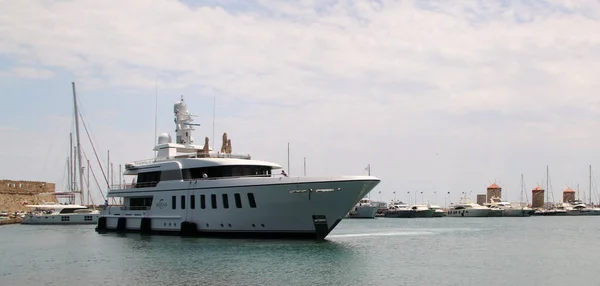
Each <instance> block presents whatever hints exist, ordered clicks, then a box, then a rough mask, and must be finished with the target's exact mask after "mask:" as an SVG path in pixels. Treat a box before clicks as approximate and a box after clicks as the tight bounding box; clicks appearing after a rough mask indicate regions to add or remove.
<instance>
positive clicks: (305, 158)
mask: <svg viewBox="0 0 600 286" xmlns="http://www.w3.org/2000/svg"><path fill="white" fill-rule="evenodd" d="M304 177H306V157H304Z"/></svg>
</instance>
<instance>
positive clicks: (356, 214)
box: [346, 199, 379, 218]
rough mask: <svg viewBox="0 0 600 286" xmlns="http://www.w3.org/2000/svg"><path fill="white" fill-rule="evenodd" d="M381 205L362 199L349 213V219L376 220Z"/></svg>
mask: <svg viewBox="0 0 600 286" xmlns="http://www.w3.org/2000/svg"><path fill="white" fill-rule="evenodd" d="M378 209H379V205H378V204H376V203H374V202H373V201H371V200H369V199H362V200H360V201H359V202H358V204H356V205H355V206H354V208H352V210H350V212H348V215H347V216H346V217H347V218H375V214H376V213H377V210H378Z"/></svg>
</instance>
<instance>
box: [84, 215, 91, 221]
mask: <svg viewBox="0 0 600 286" xmlns="http://www.w3.org/2000/svg"><path fill="white" fill-rule="evenodd" d="M83 220H84V221H92V216H91V215H86V216H84V217H83Z"/></svg>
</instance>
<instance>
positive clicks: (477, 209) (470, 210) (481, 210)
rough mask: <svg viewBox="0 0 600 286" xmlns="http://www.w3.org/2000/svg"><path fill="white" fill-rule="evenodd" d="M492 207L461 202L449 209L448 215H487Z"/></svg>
mask: <svg viewBox="0 0 600 286" xmlns="http://www.w3.org/2000/svg"><path fill="white" fill-rule="evenodd" d="M490 211H491V209H490V208H488V207H486V206H482V205H479V204H475V203H459V204H456V205H453V206H451V207H450V209H449V210H448V216H452V217H487V216H489V215H490Z"/></svg>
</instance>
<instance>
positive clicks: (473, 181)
mask: <svg viewBox="0 0 600 286" xmlns="http://www.w3.org/2000/svg"><path fill="white" fill-rule="evenodd" d="M565 3H566V4H565ZM565 3H563V2H552V1H520V2H519V1H516V2H510V3H508V2H494V3H490V2H481V1H479V2H468V3H461V4H460V5H459V4H456V3H450V2H447V1H427V2H422V1H385V0H382V1H298V2H273V1H252V2H244V3H242V4H240V3H238V2H231V1H213V2H207V3H206V4H205V5H199V4H197V3H194V4H193V5H192V4H188V2H179V1H166V0H165V1H155V2H153V3H152V5H148V3H146V2H143V1H126V2H115V1H77V2H75V1H50V2H48V1H33V0H28V1H25V0H24V1H17V2H15V1H10V2H8V1H6V3H1V5H2V7H3V10H4V13H2V15H0V56H2V57H6V58H9V59H10V60H11V61H14V63H13V64H8V65H5V66H0V72H1V73H2V74H11V76H17V77H23V78H31V76H32V75H34V76H36V77H37V78H38V79H42V78H46V79H47V78H49V77H52V78H56V77H59V76H60V78H61V79H63V78H67V77H71V78H74V79H75V81H76V82H77V83H78V87H79V90H80V92H81V94H82V95H81V97H82V101H84V102H83V104H82V105H83V107H84V108H85V109H86V111H87V113H86V116H89V121H90V124H93V125H94V127H95V130H96V131H97V133H96V138H97V140H98V141H100V145H102V146H103V150H106V149H110V150H111V152H112V150H114V152H115V154H114V157H113V158H114V160H115V162H125V161H128V160H136V159H143V158H137V157H144V156H150V155H152V152H151V151H150V150H151V148H152V146H149V145H146V144H150V143H148V142H150V140H152V136H153V135H154V133H153V130H154V126H153V124H154V122H153V114H154V108H155V107H154V93H155V89H156V88H157V87H158V90H159V103H160V107H159V112H160V113H159V118H160V122H159V130H161V131H162V130H172V129H173V127H172V126H171V125H172V124H171V118H170V116H171V114H170V113H169V112H170V109H171V104H172V102H173V101H174V100H176V99H178V97H179V95H180V94H185V95H186V100H187V101H188V102H190V108H191V109H192V110H197V112H198V113H200V117H199V118H198V120H199V122H200V123H202V124H203V125H202V127H201V128H199V130H198V132H197V135H196V137H197V139H196V140H197V141H202V139H201V138H202V137H204V136H212V130H211V123H212V98H213V95H214V96H216V97H217V121H216V129H217V131H216V133H217V134H216V137H217V138H220V134H222V132H224V131H227V132H228V133H229V134H230V136H231V137H232V140H233V144H234V150H239V151H250V153H252V154H253V156H254V157H255V158H265V159H269V160H273V161H277V162H279V163H281V164H282V165H286V163H285V161H286V159H287V154H286V152H287V142H291V146H292V150H293V152H292V159H293V161H292V163H291V165H292V174H293V173H296V174H299V173H298V172H297V171H299V170H301V169H302V157H305V156H306V157H307V158H308V159H307V161H308V164H309V166H310V167H309V174H313V175H314V174H342V173H360V172H361V170H362V169H363V168H364V165H366V164H367V163H371V164H372V166H373V170H374V174H376V175H378V176H380V177H381V178H382V179H384V182H383V183H382V185H381V188H382V189H384V192H385V190H387V191H389V193H391V191H392V190H394V189H417V188H421V189H428V190H432V189H434V188H437V189H438V190H439V189H441V188H451V189H453V190H470V189H475V190H482V188H481V187H482V186H483V185H485V184H486V183H485V182H487V181H486V180H491V179H492V178H497V177H502V178H503V180H504V181H505V182H507V184H509V185H508V187H509V188H511V191H514V190H515V189H518V188H519V187H518V186H519V182H518V179H519V174H520V173H521V172H525V173H528V174H530V175H529V176H535V177H536V178H539V177H541V176H543V169H544V167H543V166H545V165H546V164H554V165H557V166H561V165H563V164H564V165H565V166H571V164H574V165H577V166H580V167H581V168H582V169H585V166H587V164H588V163H589V162H594V160H597V159H598V155H600V154H598V152H597V151H596V150H595V148H594V146H597V144H598V143H599V140H600V137H599V136H598V135H596V134H595V133H594V132H593V130H597V127H598V126H597V123H596V122H598V119H599V118H600V116H599V113H598V111H599V108H600V102H599V101H600V100H599V99H598V97H597V96H596V93H597V91H598V89H599V87H600V86H599V85H600V84H599V83H598V82H597V80H596V75H597V74H599V73H600V52H599V51H600V49H598V48H599V46H600V37H598V36H596V34H595V33H594V31H597V30H600V24H599V22H598V15H599V13H598V11H599V8H600V5H598V4H597V3H596V2H594V1H590V2H583V1H577V3H575V2H573V1H571V2H565ZM132 15H135V17H132ZM18 71H20V72H18ZM32 80H34V79H32ZM69 81H70V79H69ZM34 82H36V81H34ZM8 84H10V83H8ZM65 85H68V83H67V82H66V83H65ZM91 95H94V96H91ZM60 96H65V94H61V95H60ZM86 96H87V98H86ZM136 129H137V130H136ZM31 132H32V133H39V131H37V130H31ZM19 134H22V133H19ZM48 136H49V135H48ZM218 140H219V139H217V141H218ZM3 144H8V143H6V142H4V143H3ZM219 144H220V142H218V143H216V145H217V146H218V145H219ZM2 146H4V145H2ZM11 146H13V145H11ZM13 147H14V148H16V149H18V150H22V149H21V148H24V147H20V146H13ZM117 150H119V151H117ZM36 152H37V151H36ZM436 153H439V154H440V155H437V156H435V155H434V154H436ZM144 154H147V155H144ZM134 155H135V156H134ZM556 168H560V169H559V170H560V171H557V172H558V173H560V175H559V177H558V178H557V179H558V180H559V181H561V182H566V181H569V180H574V179H573V178H576V179H575V180H581V181H583V180H584V179H583V177H585V174H584V173H585V170H579V169H578V170H577V171H573V169H572V168H570V167H565V168H562V167H556ZM17 169H18V168H17ZM375 170H376V171H375ZM8 174H12V173H8ZM482 182H484V183H482ZM509 182H510V183H509ZM438 200H439V198H438Z"/></svg>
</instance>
